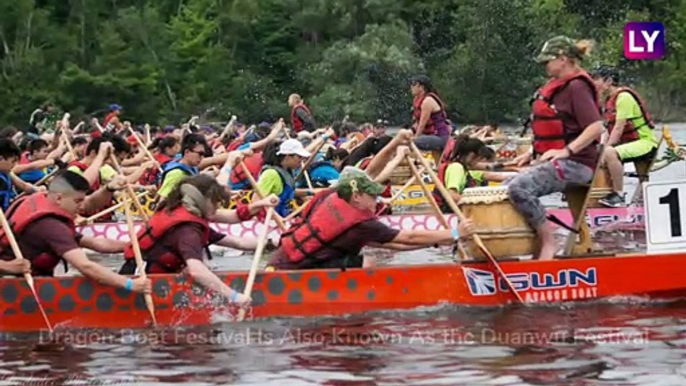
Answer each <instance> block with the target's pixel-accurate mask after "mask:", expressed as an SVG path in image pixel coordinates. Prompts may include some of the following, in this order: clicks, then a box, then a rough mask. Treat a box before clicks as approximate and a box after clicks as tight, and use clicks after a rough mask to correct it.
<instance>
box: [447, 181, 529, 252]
mask: <svg viewBox="0 0 686 386" xmlns="http://www.w3.org/2000/svg"><path fill="white" fill-rule="evenodd" d="M459 205H460V208H461V210H462V212H463V213H464V214H465V216H467V217H468V218H471V219H472V220H473V221H474V225H475V233H476V234H478V235H479V237H481V241H483V243H484V245H485V246H486V248H487V249H488V250H489V252H491V254H493V256H494V257H495V258H500V257H512V256H522V255H531V254H533V253H534V249H535V246H536V234H535V232H534V230H533V229H532V228H531V227H530V226H529V224H528V223H527V222H526V219H525V218H524V216H522V215H521V214H520V213H519V212H518V211H517V210H516V209H515V208H514V206H512V203H511V202H510V199H509V197H508V194H507V186H495V187H491V186H487V187H478V188H468V189H465V190H464V192H463V193H462V198H461V199H460V203H459ZM466 247H467V248H469V251H470V252H471V254H472V256H474V257H480V258H486V256H484V255H483V254H482V253H481V251H480V250H479V248H478V247H477V246H476V245H475V244H474V242H473V241H469V242H468V243H467V244H466Z"/></svg>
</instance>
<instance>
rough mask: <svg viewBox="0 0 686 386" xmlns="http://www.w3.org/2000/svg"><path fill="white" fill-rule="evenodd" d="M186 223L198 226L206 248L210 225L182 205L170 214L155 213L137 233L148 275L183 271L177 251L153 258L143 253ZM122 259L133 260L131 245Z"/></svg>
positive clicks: (182, 262)
mask: <svg viewBox="0 0 686 386" xmlns="http://www.w3.org/2000/svg"><path fill="white" fill-rule="evenodd" d="M187 223H192V224H198V225H200V227H201V228H202V231H203V245H204V246H205V247H207V246H208V245H209V243H210V223H209V222H208V221H207V220H205V219H204V218H202V217H200V216H196V215H195V214H193V213H191V212H190V211H189V210H188V209H186V208H185V207H184V206H183V205H179V206H178V207H177V208H176V209H174V210H172V211H171V212H170V211H168V210H166V209H163V210H160V211H157V212H155V214H154V215H153V216H152V217H151V218H150V221H149V222H148V226H147V227H146V228H145V229H141V230H140V231H139V232H138V235H137V237H138V244H139V245H140V248H141V253H142V254H143V258H144V260H145V261H147V262H148V267H147V269H146V271H147V272H148V273H179V272H181V271H182V270H183V269H184V267H185V266H186V263H185V260H184V258H183V256H180V255H179V254H178V251H171V250H169V251H167V252H165V253H164V254H163V255H161V256H158V257H155V258H148V257H146V256H145V252H147V251H150V250H151V249H152V248H153V247H154V246H155V244H156V243H157V242H159V241H160V240H161V238H162V237H163V236H164V234H165V233H167V232H169V231H170V230H172V229H173V228H174V227H176V226H179V225H181V224H187ZM124 258H125V259H133V258H135V255H134V252H133V246H132V244H131V243H129V244H127V245H126V247H125V248H124Z"/></svg>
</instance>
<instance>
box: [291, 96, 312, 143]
mask: <svg viewBox="0 0 686 386" xmlns="http://www.w3.org/2000/svg"><path fill="white" fill-rule="evenodd" d="M288 106H290V107H291V127H292V128H293V131H294V132H295V133H296V134H297V133H299V132H301V131H303V130H305V131H308V132H310V133H311V132H313V131H315V130H316V129H317V128H316V124H315V123H314V119H313V118H312V112H311V111H310V109H309V107H307V105H306V104H305V102H304V101H303V100H302V98H301V97H300V95H298V94H291V95H290V96H289V97H288Z"/></svg>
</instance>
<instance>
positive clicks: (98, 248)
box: [79, 236, 126, 253]
mask: <svg viewBox="0 0 686 386" xmlns="http://www.w3.org/2000/svg"><path fill="white" fill-rule="evenodd" d="M79 245H80V246H81V247H82V248H88V249H90V250H93V251H95V252H100V253H122V252H124V247H126V243H125V242H124V241H118V240H112V239H107V238H104V237H88V236H83V237H82V238H81V242H80V243H79Z"/></svg>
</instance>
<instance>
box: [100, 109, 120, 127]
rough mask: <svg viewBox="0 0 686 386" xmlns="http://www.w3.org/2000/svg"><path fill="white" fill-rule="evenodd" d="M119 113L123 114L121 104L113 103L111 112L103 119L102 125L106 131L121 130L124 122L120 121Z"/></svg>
mask: <svg viewBox="0 0 686 386" xmlns="http://www.w3.org/2000/svg"><path fill="white" fill-rule="evenodd" d="M119 115H121V106H119V105H118V104H111V105H110V107H109V112H108V113H107V115H105V119H104V120H103V121H102V127H104V129H105V130H106V131H118V130H120V129H121V128H122V123H121V122H120V121H119Z"/></svg>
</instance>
